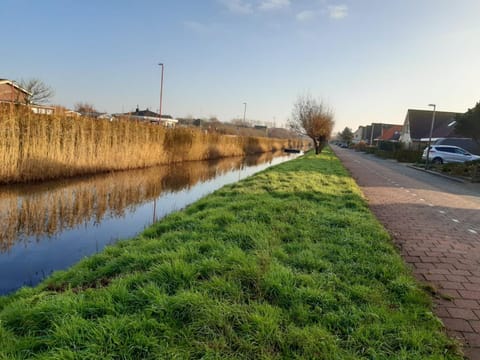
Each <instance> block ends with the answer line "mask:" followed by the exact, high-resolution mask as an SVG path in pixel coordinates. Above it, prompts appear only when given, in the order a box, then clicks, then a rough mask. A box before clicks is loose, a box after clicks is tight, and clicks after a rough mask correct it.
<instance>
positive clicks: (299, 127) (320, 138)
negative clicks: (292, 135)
mask: <svg viewBox="0 0 480 360" xmlns="http://www.w3.org/2000/svg"><path fill="white" fill-rule="evenodd" d="M333 125H334V121H333V111H332V110H331V109H330V108H329V107H328V106H327V105H325V104H324V103H323V101H317V100H315V99H313V98H312V97H311V96H308V95H304V96H299V97H298V99H297V101H296V102H295V104H294V108H293V113H292V119H291V120H290V121H289V126H290V128H291V129H292V130H294V131H295V132H297V133H303V134H304V135H306V136H308V137H310V138H311V139H312V140H313V143H314V145H315V152H316V153H317V154H318V153H320V152H321V151H322V149H323V147H324V146H325V144H326V142H327V141H328V139H329V138H330V135H331V133H332V130H333Z"/></svg>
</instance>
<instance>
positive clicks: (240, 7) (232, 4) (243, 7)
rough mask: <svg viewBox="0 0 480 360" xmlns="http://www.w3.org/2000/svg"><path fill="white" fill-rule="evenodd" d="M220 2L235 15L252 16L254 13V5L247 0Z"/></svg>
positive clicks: (225, 0)
mask: <svg viewBox="0 0 480 360" xmlns="http://www.w3.org/2000/svg"><path fill="white" fill-rule="evenodd" d="M218 2H219V3H220V4H222V5H223V6H225V7H226V8H227V9H228V11H230V12H232V13H235V14H250V13H251V12H252V4H251V3H250V2H247V1H245V0H218Z"/></svg>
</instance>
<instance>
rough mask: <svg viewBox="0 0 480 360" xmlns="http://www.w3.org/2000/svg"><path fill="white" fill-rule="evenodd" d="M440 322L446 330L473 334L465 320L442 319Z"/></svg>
mask: <svg viewBox="0 0 480 360" xmlns="http://www.w3.org/2000/svg"><path fill="white" fill-rule="evenodd" d="M442 321H443V324H444V325H445V327H446V328H447V329H451V330H456V331H462V332H473V328H472V327H471V326H470V324H469V323H468V321H467V320H464V319H454V318H444V319H442Z"/></svg>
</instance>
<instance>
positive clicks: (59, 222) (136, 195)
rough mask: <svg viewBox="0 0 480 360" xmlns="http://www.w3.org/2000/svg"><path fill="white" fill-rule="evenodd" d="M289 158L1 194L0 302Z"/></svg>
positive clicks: (184, 166) (150, 171)
mask: <svg viewBox="0 0 480 360" xmlns="http://www.w3.org/2000/svg"><path fill="white" fill-rule="evenodd" d="M297 156H298V155H297ZM293 158H295V156H293V155H288V154H284V153H282V152H277V153H264V154H260V155H255V156H248V157H232V158H227V159H217V160H215V161H189V162H184V163H181V164H174V165H170V166H156V167H150V168H147V169H138V170H130V171H120V172H119V171H117V172H113V173H109V174H100V175H96V176H90V177H83V178H80V179H69V180H64V181H51V182H46V183H41V184H33V185H16V186H13V185H12V186H0V274H4V276H1V277H0V295H3V294H7V293H10V292H12V291H15V290H16V289H18V288H20V287H21V286H34V285H36V284H38V283H39V282H40V281H41V280H42V279H44V278H45V277H47V276H48V275H50V274H51V273H52V272H53V271H55V270H62V269H66V268H68V267H69V266H72V265H73V264H75V263H76V262H77V261H79V260H80V259H82V258H83V257H85V256H89V255H92V254H94V253H98V252H99V251H101V250H102V249H103V248H104V247H105V246H106V245H109V244H113V243H115V242H116V241H118V240H119V239H127V238H130V237H133V236H135V235H137V234H138V233H140V232H141V231H143V230H144V229H145V228H146V227H148V226H150V225H151V224H152V223H153V222H155V221H157V220H159V219H161V218H163V217H164V216H166V215H168V214H170V213H171V212H173V211H177V210H179V209H182V208H184V207H185V206H187V205H189V204H191V203H193V202H194V201H196V200H198V199H200V198H201V197H203V196H205V195H207V194H209V193H211V192H213V191H214V190H216V189H219V188H220V187H222V186H224V185H226V184H230V183H233V182H236V181H239V180H241V179H243V178H245V177H247V176H250V175H252V174H254V173H256V172H258V171H261V170H264V169H266V168H267V167H269V166H272V165H275V164H280V163H282V162H284V161H288V160H291V159H293ZM6 274H8V276H6Z"/></svg>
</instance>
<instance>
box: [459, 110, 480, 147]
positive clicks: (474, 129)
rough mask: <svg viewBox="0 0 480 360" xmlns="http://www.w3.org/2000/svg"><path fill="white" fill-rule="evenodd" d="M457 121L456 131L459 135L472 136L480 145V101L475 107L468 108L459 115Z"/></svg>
mask: <svg viewBox="0 0 480 360" xmlns="http://www.w3.org/2000/svg"><path fill="white" fill-rule="evenodd" d="M455 121H456V124H455V131H456V132H457V133H458V134H459V135H464V136H466V137H471V138H472V139H473V140H474V141H475V142H476V143H477V144H478V145H480V102H478V103H477V105H475V107H474V108H473V109H468V110H467V112H466V113H465V114H459V115H457V116H456V118H455Z"/></svg>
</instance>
